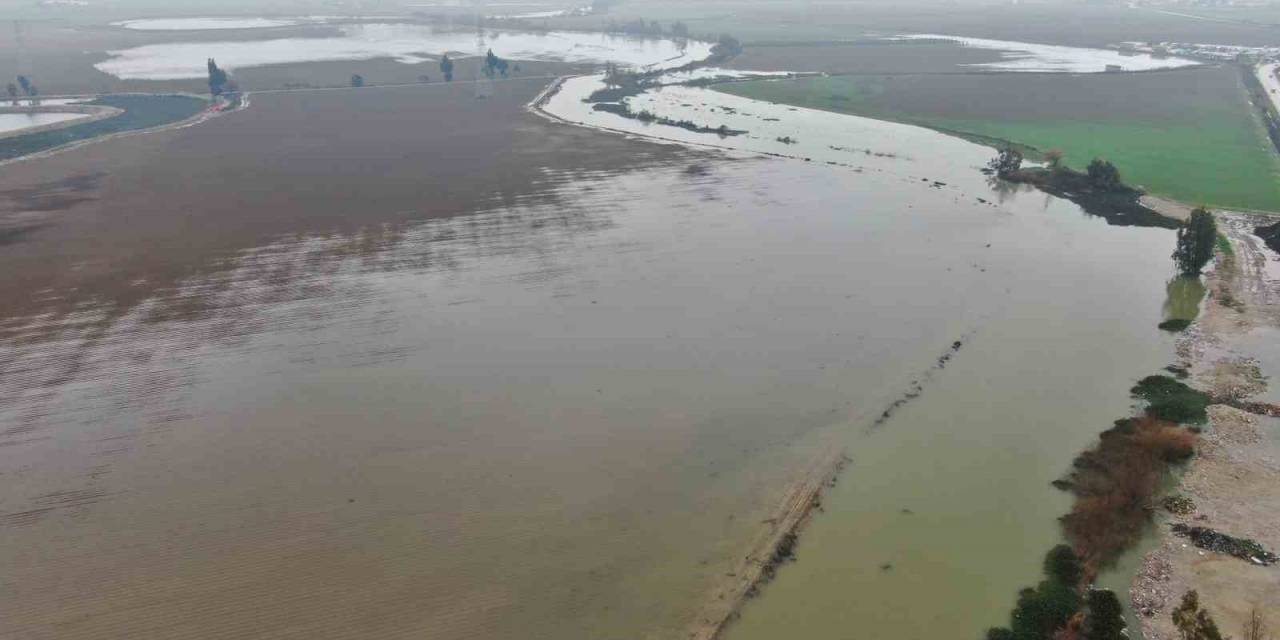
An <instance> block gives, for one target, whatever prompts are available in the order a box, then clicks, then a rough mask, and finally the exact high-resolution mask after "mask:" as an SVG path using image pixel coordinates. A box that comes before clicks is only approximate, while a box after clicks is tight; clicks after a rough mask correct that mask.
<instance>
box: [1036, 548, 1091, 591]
mask: <svg viewBox="0 0 1280 640" xmlns="http://www.w3.org/2000/svg"><path fill="white" fill-rule="evenodd" d="M1044 574H1045V575H1046V576H1049V577H1050V578H1053V579H1054V580H1057V581H1058V582H1061V583H1063V584H1079V583H1080V578H1081V577H1083V576H1084V567H1081V566H1080V558H1079V557H1078V556H1077V555H1076V552H1075V551H1073V550H1072V549H1071V547H1070V546H1069V545H1065V544H1060V545H1058V546H1056V547H1054V548H1052V549H1050V550H1049V553H1048V554H1047V555H1045V557H1044Z"/></svg>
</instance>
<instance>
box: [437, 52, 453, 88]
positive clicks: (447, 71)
mask: <svg viewBox="0 0 1280 640" xmlns="http://www.w3.org/2000/svg"><path fill="white" fill-rule="evenodd" d="M440 73H443V74H444V81H445V82H453V61H452V60H450V59H449V54H447V53H446V54H444V56H442V57H441V58H440Z"/></svg>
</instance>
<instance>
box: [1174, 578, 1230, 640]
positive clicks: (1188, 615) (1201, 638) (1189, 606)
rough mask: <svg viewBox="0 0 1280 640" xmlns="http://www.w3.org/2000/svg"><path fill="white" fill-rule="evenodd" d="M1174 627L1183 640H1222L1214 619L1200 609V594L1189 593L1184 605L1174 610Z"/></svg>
mask: <svg viewBox="0 0 1280 640" xmlns="http://www.w3.org/2000/svg"><path fill="white" fill-rule="evenodd" d="M1172 615H1173V625H1174V626H1175V627H1177V628H1178V636H1179V637H1181V638H1182V640H1222V633H1221V632H1220V631H1218V625H1217V623H1215V622H1214V621H1213V617H1212V616H1210V615H1209V612H1208V611H1205V610H1204V609H1202V608H1201V607H1200V594H1198V593H1196V592H1195V591H1194V590H1193V591H1188V592H1186V594H1184V595H1183V596H1182V603H1181V604H1179V605H1178V608H1177V609H1174V610H1173V614H1172Z"/></svg>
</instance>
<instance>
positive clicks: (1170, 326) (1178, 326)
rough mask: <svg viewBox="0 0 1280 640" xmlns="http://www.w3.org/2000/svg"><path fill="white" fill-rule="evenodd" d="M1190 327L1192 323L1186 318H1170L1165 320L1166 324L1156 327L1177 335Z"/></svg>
mask: <svg viewBox="0 0 1280 640" xmlns="http://www.w3.org/2000/svg"><path fill="white" fill-rule="evenodd" d="M1189 326H1191V321H1190V320H1187V319H1186V318H1170V319H1169V320H1165V321H1164V322H1161V323H1160V324H1158V325H1156V327H1158V328H1160V329H1162V330H1164V331H1173V332H1175V333H1176V332H1178V331H1183V330H1185V329H1186V328H1187V327H1189Z"/></svg>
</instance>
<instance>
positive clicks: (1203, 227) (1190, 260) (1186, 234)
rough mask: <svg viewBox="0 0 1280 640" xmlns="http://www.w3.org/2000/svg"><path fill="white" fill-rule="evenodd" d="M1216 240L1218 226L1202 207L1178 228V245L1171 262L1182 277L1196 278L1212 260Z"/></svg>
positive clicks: (1211, 215) (1210, 214)
mask: <svg viewBox="0 0 1280 640" xmlns="http://www.w3.org/2000/svg"><path fill="white" fill-rule="evenodd" d="M1217 240H1218V225H1217V223H1215V222H1214V220H1213V214H1212V213H1210V212H1209V210H1208V209H1205V208H1204V207H1200V208H1197V209H1196V210H1195V211H1192V212H1191V219H1190V220H1188V221H1187V223H1186V224H1184V225H1182V226H1181V227H1179V228H1178V245H1177V247H1175V248H1174V250H1173V261H1174V263H1176V264H1177V265H1178V271H1179V272H1180V273H1182V275H1184V276H1198V275H1200V271H1201V270H1203V269H1204V265H1206V264H1208V263H1209V260H1210V259H1211V258H1213V247H1214V243H1215V242H1217Z"/></svg>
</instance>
